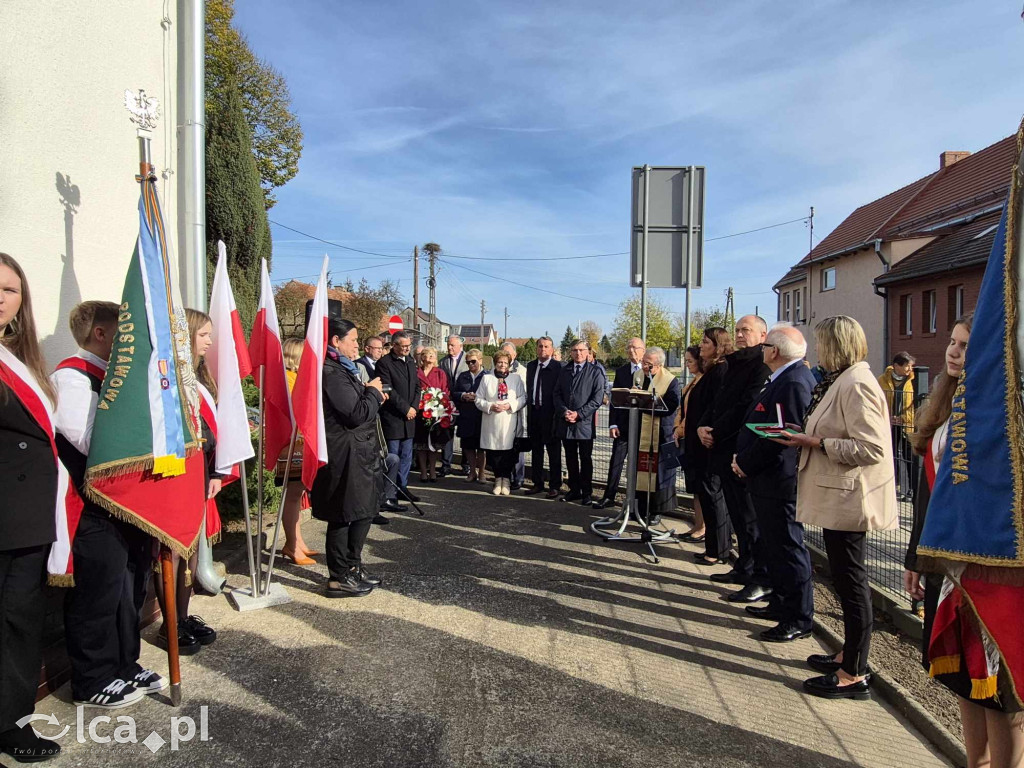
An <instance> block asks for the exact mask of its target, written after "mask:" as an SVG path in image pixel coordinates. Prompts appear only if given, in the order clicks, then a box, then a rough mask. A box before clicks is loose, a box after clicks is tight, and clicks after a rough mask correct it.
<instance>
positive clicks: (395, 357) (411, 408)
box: [376, 331, 420, 501]
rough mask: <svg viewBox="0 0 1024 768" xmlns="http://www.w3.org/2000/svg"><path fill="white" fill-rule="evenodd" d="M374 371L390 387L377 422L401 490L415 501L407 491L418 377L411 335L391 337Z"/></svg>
mask: <svg viewBox="0 0 1024 768" xmlns="http://www.w3.org/2000/svg"><path fill="white" fill-rule="evenodd" d="M376 371H377V375H378V376H379V377H380V382H381V384H382V385H383V386H384V387H390V388H391V389H390V393H389V396H388V399H387V400H386V401H385V402H384V404H383V405H382V406H381V409H380V424H381V428H382V429H383V430H384V438H385V439H386V440H387V441H388V453H394V454H396V455H397V456H398V458H399V462H400V463H399V468H398V480H399V485H400V486H401V488H402V493H403V494H404V495H405V497H406V498H407V499H409V500H410V501H417V497H416V496H415V495H414V494H413V493H412V492H411V491H409V471H410V470H411V469H412V439H413V435H414V434H415V431H416V406H417V405H419V402H420V379H419V375H418V370H417V368H416V362H415V360H414V359H413V356H412V338H411V337H410V336H409V334H408V333H407V332H406V331H399V332H398V333H396V334H395V335H394V336H392V337H391V351H390V352H388V354H386V355H384V356H383V357H382V358H381V359H380V360H378V361H377V366H376Z"/></svg>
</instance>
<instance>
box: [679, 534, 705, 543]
mask: <svg viewBox="0 0 1024 768" xmlns="http://www.w3.org/2000/svg"><path fill="white" fill-rule="evenodd" d="M706 535H707V534H701V535H700V536H693V535H691V534H689V533H688V534H686V535H685V536H683V537H681V539H680V541H685V542H686V543H687V544H703V543H704V538H705V536H706Z"/></svg>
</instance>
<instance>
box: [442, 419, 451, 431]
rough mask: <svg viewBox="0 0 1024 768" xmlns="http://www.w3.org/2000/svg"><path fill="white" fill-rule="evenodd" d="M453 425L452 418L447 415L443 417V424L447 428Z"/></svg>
mask: <svg viewBox="0 0 1024 768" xmlns="http://www.w3.org/2000/svg"><path fill="white" fill-rule="evenodd" d="M451 425H452V420H451V419H449V418H448V417H447V416H445V417H444V418H443V419H441V426H442V427H444V428H445V429H448V427H450V426H451Z"/></svg>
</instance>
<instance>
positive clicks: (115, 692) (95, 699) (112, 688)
mask: <svg viewBox="0 0 1024 768" xmlns="http://www.w3.org/2000/svg"><path fill="white" fill-rule="evenodd" d="M145 696H146V694H144V693H143V692H142V691H140V690H139V689H138V688H136V687H135V686H134V685H132V684H131V683H129V682H127V681H126V680H121V679H120V678H118V679H116V680H111V681H110V684H109V685H107V687H106V688H104V689H103V690H102V691H100V692H99V693H94V694H93V695H92V696H90V697H89V698H88V699H85V700H79V699H76V700H75V704H81V705H83V706H86V707H102V708H103V709H117V708H118V707H127V706H128V705H129V704H134V703H135V702H137V701H138V700H139V699H142V698H145Z"/></svg>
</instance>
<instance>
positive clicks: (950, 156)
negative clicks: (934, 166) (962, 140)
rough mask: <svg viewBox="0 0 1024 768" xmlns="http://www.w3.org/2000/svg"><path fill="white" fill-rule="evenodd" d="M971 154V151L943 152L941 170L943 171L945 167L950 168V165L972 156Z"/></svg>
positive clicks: (940, 160) (940, 156)
mask: <svg viewBox="0 0 1024 768" xmlns="http://www.w3.org/2000/svg"><path fill="white" fill-rule="evenodd" d="M970 155H971V153H970V152H954V151H949V152H943V153H942V154H941V155H939V170H940V171H941V170H942V169H943V168H949V166H951V165H953V164H955V163H959V162H960V161H961V160H963V159H964V158H965V157H970Z"/></svg>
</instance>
